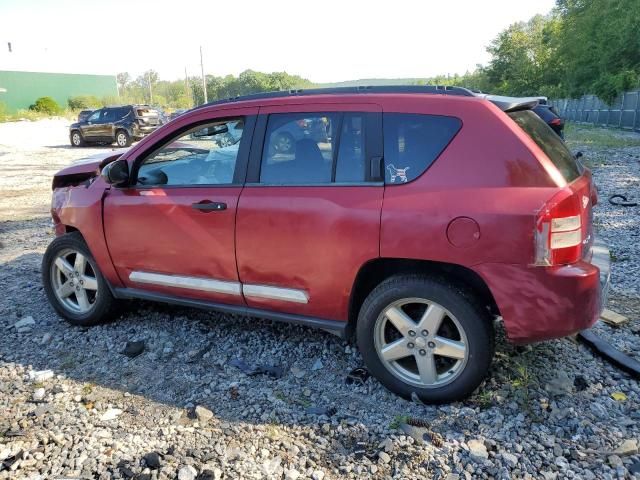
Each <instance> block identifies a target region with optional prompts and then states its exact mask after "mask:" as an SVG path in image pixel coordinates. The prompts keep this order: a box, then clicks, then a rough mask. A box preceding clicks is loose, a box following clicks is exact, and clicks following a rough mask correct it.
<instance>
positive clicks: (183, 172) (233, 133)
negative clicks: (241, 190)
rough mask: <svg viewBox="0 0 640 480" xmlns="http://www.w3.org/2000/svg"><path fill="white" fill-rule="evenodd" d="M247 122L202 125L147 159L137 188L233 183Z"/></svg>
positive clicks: (139, 171)
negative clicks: (244, 127)
mask: <svg viewBox="0 0 640 480" xmlns="http://www.w3.org/2000/svg"><path fill="white" fill-rule="evenodd" d="M243 125H244V120H243V119H241V118H236V119H232V120H225V121H221V122H215V123H209V124H204V125H200V126H198V127H196V128H193V129H191V130H189V131H188V132H186V133H184V134H182V135H180V136H179V137H176V138H174V139H173V140H171V142H169V143H168V144H166V145H165V146H164V147H162V148H160V149H159V150H156V151H155V152H154V153H152V154H151V155H150V156H149V157H147V158H146V159H145V160H144V161H143V163H142V165H141V166H140V168H139V170H138V185H225V184H231V183H233V176H234V173H235V169H236V160H237V157H238V151H239V148H240V140H241V138H242V131H243V128H242V127H243Z"/></svg>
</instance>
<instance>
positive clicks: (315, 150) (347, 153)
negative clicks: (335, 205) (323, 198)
mask: <svg viewBox="0 0 640 480" xmlns="http://www.w3.org/2000/svg"><path fill="white" fill-rule="evenodd" d="M365 118H366V117H365V114H363V113H355V112H354V113H351V112H348V113H341V112H328V113H318V112H313V113H284V114H272V115H269V120H268V124H267V131H266V137H265V142H264V147H263V151H262V164H261V169H260V182H261V183H265V184H273V185H306V184H332V183H362V182H365V181H366V180H365V177H366V176H365V157H366V156H365V123H366V122H365Z"/></svg>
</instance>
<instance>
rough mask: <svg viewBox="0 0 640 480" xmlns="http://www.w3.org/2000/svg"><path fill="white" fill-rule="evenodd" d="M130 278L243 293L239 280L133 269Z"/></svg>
mask: <svg viewBox="0 0 640 480" xmlns="http://www.w3.org/2000/svg"><path fill="white" fill-rule="evenodd" d="M129 280H131V281H132V282H136V283H144V284H150V285H160V286H163V287H174V288H188V289H190V290H201V291H203V292H214V293H226V294H229V295H240V293H241V285H240V283H239V282H229V281H225V280H216V279H212V278H202V277H187V276H184V275H166V274H163V273H152V272H139V271H133V272H131V273H130V274H129Z"/></svg>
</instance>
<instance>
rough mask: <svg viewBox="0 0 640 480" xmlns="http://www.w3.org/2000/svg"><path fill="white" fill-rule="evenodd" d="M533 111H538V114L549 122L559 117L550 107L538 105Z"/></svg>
mask: <svg viewBox="0 0 640 480" xmlns="http://www.w3.org/2000/svg"><path fill="white" fill-rule="evenodd" d="M533 111H534V112H536V113H537V114H538V116H539V117H540V118H541V119H543V120H544V121H545V122H547V123H549V122H550V121H551V120H553V119H554V118H556V117H557V115H556V114H555V113H553V112H552V111H551V109H550V108H548V107H542V106H537V107H536V108H534V109H533Z"/></svg>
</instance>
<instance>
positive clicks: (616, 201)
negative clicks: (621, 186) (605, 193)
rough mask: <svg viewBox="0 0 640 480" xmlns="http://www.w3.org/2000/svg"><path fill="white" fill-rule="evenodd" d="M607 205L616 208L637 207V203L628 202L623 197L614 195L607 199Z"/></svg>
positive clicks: (617, 194)
mask: <svg viewBox="0 0 640 480" xmlns="http://www.w3.org/2000/svg"><path fill="white" fill-rule="evenodd" d="M609 203H610V204H611V205H614V206H616V207H637V206H638V202H630V201H629V200H628V199H627V197H626V196H625V195H621V194H619V193H616V194H615V195H611V196H610V197H609Z"/></svg>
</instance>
